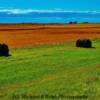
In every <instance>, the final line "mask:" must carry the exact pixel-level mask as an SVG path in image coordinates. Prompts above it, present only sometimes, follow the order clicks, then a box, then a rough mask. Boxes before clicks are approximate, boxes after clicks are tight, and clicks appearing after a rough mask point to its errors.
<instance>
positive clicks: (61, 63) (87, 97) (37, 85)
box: [0, 24, 100, 100]
mask: <svg viewBox="0 0 100 100" xmlns="http://www.w3.org/2000/svg"><path fill="white" fill-rule="evenodd" d="M79 38H89V39H91V40H92V44H93V47H94V48H77V47H75V41H76V40H77V39H79ZM0 43H6V44H8V46H9V47H10V54H11V56H9V57H0V100H100V24H77V25H74V24H73V25H67V24H66V25H64V24H59V25H57V24H48V25H45V24H8V25H7V24H2V25H0Z"/></svg>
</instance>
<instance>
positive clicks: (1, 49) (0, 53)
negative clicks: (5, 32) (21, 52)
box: [0, 44, 9, 56]
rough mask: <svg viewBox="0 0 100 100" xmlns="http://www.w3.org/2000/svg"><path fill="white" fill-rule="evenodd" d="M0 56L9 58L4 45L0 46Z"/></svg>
mask: <svg viewBox="0 0 100 100" xmlns="http://www.w3.org/2000/svg"><path fill="white" fill-rule="evenodd" d="M0 56H9V48H8V46H7V45H6V44H0Z"/></svg>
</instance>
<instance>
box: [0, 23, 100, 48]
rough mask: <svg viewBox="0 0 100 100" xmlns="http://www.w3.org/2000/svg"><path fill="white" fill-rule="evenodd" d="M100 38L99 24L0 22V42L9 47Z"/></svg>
mask: <svg viewBox="0 0 100 100" xmlns="http://www.w3.org/2000/svg"><path fill="white" fill-rule="evenodd" d="M79 38H89V39H95V38H100V24H76V25H74V24H73V25H67V24H66V25H65V24H0V43H6V44H8V46H9V47H11V48H17V47H28V46H34V45H45V44H62V43H66V42H69V41H75V40H77V39H79Z"/></svg>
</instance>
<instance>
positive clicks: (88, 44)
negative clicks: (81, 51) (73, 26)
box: [76, 39, 92, 48]
mask: <svg viewBox="0 0 100 100" xmlns="http://www.w3.org/2000/svg"><path fill="white" fill-rule="evenodd" d="M76 47H83V48H91V47H92V42H91V40H89V39H78V40H77V41H76Z"/></svg>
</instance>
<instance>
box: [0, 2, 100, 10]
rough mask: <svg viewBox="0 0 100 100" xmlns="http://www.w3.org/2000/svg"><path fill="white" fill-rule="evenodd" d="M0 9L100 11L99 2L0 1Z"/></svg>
mask: <svg viewBox="0 0 100 100" xmlns="http://www.w3.org/2000/svg"><path fill="white" fill-rule="evenodd" d="M0 9H33V10H34V9H35V10H53V9H55V10H66V11H100V0H1V1H0Z"/></svg>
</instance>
